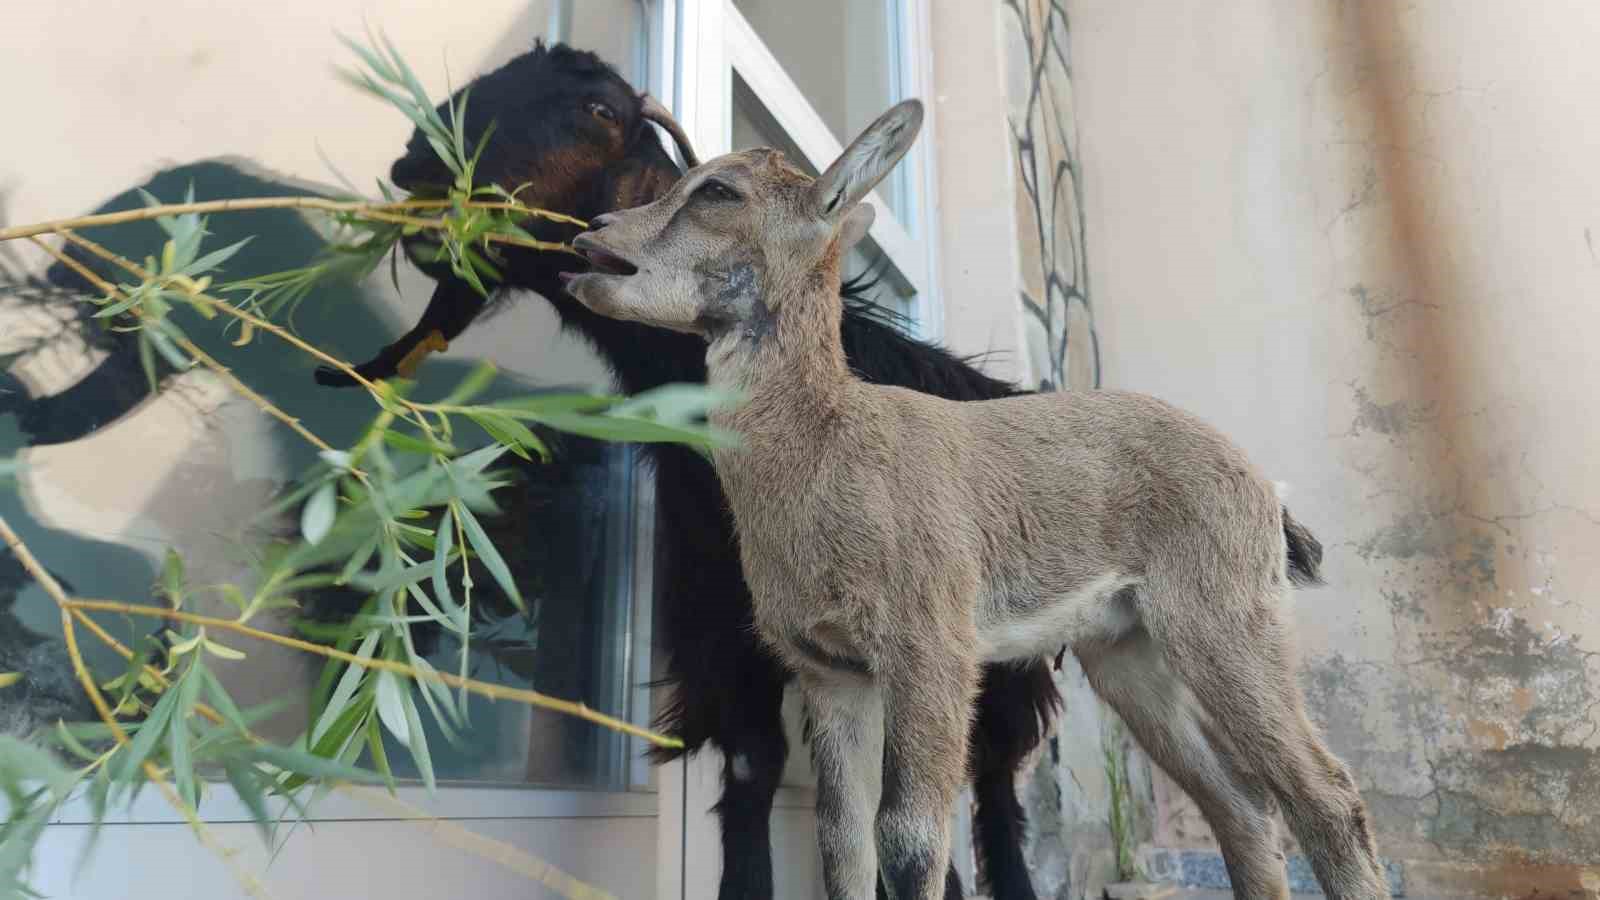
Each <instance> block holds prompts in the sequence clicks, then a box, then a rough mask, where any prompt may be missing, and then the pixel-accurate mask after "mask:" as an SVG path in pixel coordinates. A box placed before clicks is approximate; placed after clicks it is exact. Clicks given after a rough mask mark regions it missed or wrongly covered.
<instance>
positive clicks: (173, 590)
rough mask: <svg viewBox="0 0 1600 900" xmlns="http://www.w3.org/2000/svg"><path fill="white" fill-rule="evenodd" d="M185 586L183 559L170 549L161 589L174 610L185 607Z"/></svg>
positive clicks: (162, 574) (162, 572) (163, 569)
mask: <svg viewBox="0 0 1600 900" xmlns="http://www.w3.org/2000/svg"><path fill="white" fill-rule="evenodd" d="M184 584H185V582H184V572H183V557H181V556H179V555H178V551H176V550H174V549H172V548H171V547H168V548H167V555H166V557H165V558H164V559H163V560H162V563H161V588H162V590H164V591H165V592H166V595H167V601H168V602H170V603H171V604H172V605H173V607H174V608H176V607H179V606H182V605H183V593H184ZM235 590H238V589H237V588H235Z"/></svg>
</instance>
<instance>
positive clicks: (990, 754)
mask: <svg viewBox="0 0 1600 900" xmlns="http://www.w3.org/2000/svg"><path fill="white" fill-rule="evenodd" d="M1060 707H1061V695H1060V694H1059V693H1058V692H1057V690H1056V687H1055V681H1054V679H1052V678H1051V675H1050V665H1049V663H1048V662H1047V661H1045V660H1035V661H1033V662H1030V663H1027V664H1026V665H1021V666H1019V665H1004V664H1002V665H990V666H985V667H984V670H983V686H982V688H981V690H980V693H979V694H978V715H977V719H976V721H975V722H974V723H973V729H972V739H971V742H970V744H971V747H972V750H971V759H970V764H971V769H972V775H973V793H974V795H975V798H976V800H977V811H976V814H975V816H974V822H973V826H974V829H973V830H974V831H975V832H976V834H977V843H978V852H979V853H980V854H981V856H982V859H983V870H984V873H985V874H986V875H987V876H988V881H989V891H990V894H991V895H992V896H993V897H994V898H995V900H1036V895H1035V894H1034V892H1033V882H1032V880H1031V879H1030V878H1029V877H1028V862H1027V859H1026V858H1025V857H1024V856H1023V853H1022V844H1023V838H1024V837H1025V836H1026V834H1027V825H1028V822H1027V816H1026V815H1025V814H1024V813H1023V811H1022V804H1020V803H1018V802H1017V770H1018V769H1019V768H1020V767H1021V766H1022V764H1023V762H1025V761H1026V760H1027V758H1028V756H1029V755H1030V754H1031V753H1032V752H1033V751H1034V749H1035V748H1036V747H1038V746H1039V743H1040V742H1041V741H1042V740H1043V739H1044V736H1045V734H1046V733H1047V731H1048V727H1049V721H1050V718H1051V717H1052V716H1053V715H1054V714H1055V713H1056V711H1057V710H1059V709H1060Z"/></svg>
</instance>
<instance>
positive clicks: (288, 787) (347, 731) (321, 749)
mask: <svg viewBox="0 0 1600 900" xmlns="http://www.w3.org/2000/svg"><path fill="white" fill-rule="evenodd" d="M371 713H372V695H371V694H370V693H363V694H362V695H361V696H360V697H358V698H356V700H355V701H354V702H353V703H351V704H350V705H349V706H348V707H346V708H345V709H344V711H343V712H342V713H340V715H339V716H338V718H336V719H334V720H333V723H332V724H331V725H329V726H328V728H327V730H326V731H324V732H323V733H322V737H321V738H319V739H318V740H317V742H316V743H315V744H314V745H313V746H312V748H311V755H312V756H314V757H315V758H317V759H324V760H334V759H337V758H338V756H339V754H340V753H343V752H344V748H345V747H347V746H349V744H350V738H351V737H352V736H353V735H354V734H355V733H356V730H357V729H358V728H360V727H361V725H362V723H363V722H365V721H366V720H367V717H368V716H369V715H370V714H371ZM308 776H309V777H308ZM314 777H317V776H315V775H314V774H310V773H306V774H301V775H296V776H294V777H291V778H288V779H286V780H285V781H284V782H283V783H282V784H281V785H280V790H282V791H292V790H294V789H295V788H297V787H299V786H300V785H302V784H305V783H306V781H308V780H309V778H314Z"/></svg>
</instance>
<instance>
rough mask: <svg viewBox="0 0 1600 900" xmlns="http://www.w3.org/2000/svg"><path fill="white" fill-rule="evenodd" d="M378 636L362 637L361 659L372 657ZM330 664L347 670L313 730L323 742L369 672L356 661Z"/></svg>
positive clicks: (373, 633) (357, 654)
mask: <svg viewBox="0 0 1600 900" xmlns="http://www.w3.org/2000/svg"><path fill="white" fill-rule="evenodd" d="M378 637H379V635H378V633H377V632H376V631H374V632H370V633H368V634H367V635H366V637H364V638H362V640H361V647H360V648H359V649H358V650H356V654H355V655H356V656H357V657H358V658H360V659H371V658H372V654H373V652H374V651H375V650H377V648H378ZM329 665H330V666H338V665H343V666H344V667H345V671H344V675H343V676H341V677H340V678H339V684H338V686H337V687H335V688H334V689H333V694H332V695H331V696H329V697H328V705H327V706H326V707H324V708H323V709H322V712H321V714H320V715H319V716H318V717H317V724H316V726H315V727H313V728H312V730H311V740H312V741H313V742H316V743H320V742H321V737H322V734H323V732H324V731H325V730H326V729H327V728H328V727H331V725H332V724H333V722H334V721H336V720H337V719H338V717H339V716H340V715H342V714H343V713H344V712H345V706H346V704H348V703H349V702H350V700H351V698H353V697H354V696H355V693H356V688H358V687H360V686H361V680H362V677H363V676H364V675H365V674H366V672H367V669H366V668H364V667H362V666H359V665H356V664H354V663H335V662H330V663H329Z"/></svg>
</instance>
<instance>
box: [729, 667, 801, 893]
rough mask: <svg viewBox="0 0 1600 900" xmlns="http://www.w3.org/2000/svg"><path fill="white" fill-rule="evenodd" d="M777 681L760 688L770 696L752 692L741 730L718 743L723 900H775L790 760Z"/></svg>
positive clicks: (780, 687) (741, 713)
mask: <svg viewBox="0 0 1600 900" xmlns="http://www.w3.org/2000/svg"><path fill="white" fill-rule="evenodd" d="M740 674H741V675H750V674H752V673H748V672H744V673H740ZM774 675H775V676H776V677H773V678H772V679H770V681H769V683H766V684H762V685H760V686H759V688H758V689H759V691H760V693H762V694H764V695H765V696H761V697H757V696H755V693H756V691H755V690H751V691H749V692H748V696H746V697H745V698H744V699H745V700H747V701H748V702H747V703H746V704H744V708H743V709H740V710H738V711H737V713H736V714H737V715H738V716H740V717H741V718H740V720H739V721H738V723H737V726H736V728H734V729H732V733H731V734H724V735H718V736H717V739H716V742H717V745H718V749H720V750H721V751H722V797H721V799H719V800H718V801H717V805H716V807H715V812H716V814H717V817H718V819H719V820H720V821H721V824H722V882H721V884H720V886H719V887H718V889H717V897H718V900H770V898H771V897H772V829H771V823H772V801H773V797H774V796H775V795H776V794H777V792H778V783H779V782H780V781H781V780H782V779H783V767H784V763H785V762H786V761H787V760H788V758H789V744H788V741H787V740H786V739H785V738H784V734H783V714H782V711H783V686H784V682H783V679H782V676H781V675H777V674H776V673H774Z"/></svg>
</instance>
